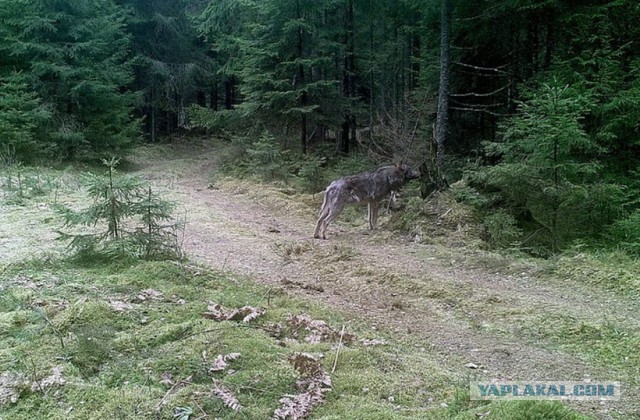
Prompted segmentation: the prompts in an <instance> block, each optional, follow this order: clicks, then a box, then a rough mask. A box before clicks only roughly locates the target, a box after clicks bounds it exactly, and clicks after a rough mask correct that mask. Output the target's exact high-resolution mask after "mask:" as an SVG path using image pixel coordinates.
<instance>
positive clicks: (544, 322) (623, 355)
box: [521, 314, 640, 385]
mask: <svg viewBox="0 0 640 420" xmlns="http://www.w3.org/2000/svg"><path fill="white" fill-rule="evenodd" d="M521 332H522V333H524V334H525V335H527V336H529V337H531V338H532V339H534V340H536V341H539V340H545V341H550V342H552V343H553V344H555V345H556V346H558V347H559V348H561V349H563V350H565V351H569V352H570V353H573V354H576V355H580V356H581V357H586V358H588V359H591V360H592V361H595V362H596V363H598V364H599V365H601V366H603V367H607V368H608V369H611V370H612V371H615V372H616V375H624V376H626V380H627V381H628V382H627V383H629V384H632V383H635V384H636V385H637V384H638V378H637V377H635V376H634V372H637V370H636V369H637V366H639V365H640V354H638V351H637V349H638V348H640V331H638V330H637V329H634V328H631V327H629V326H623V325H620V324H618V323H616V322H613V321H610V320H595V319H594V320H590V321H585V320H578V319H576V318H575V317H573V316H570V315H566V314H543V315H539V316H538V317H536V319H534V320H531V321H529V322H527V323H526V326H525V327H524V328H523V330H522V331H521Z"/></svg>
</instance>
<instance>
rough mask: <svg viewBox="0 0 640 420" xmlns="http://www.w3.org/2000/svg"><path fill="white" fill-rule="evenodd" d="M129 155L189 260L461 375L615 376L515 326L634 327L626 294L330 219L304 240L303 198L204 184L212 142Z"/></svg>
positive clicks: (211, 165) (625, 411) (310, 217)
mask: <svg viewBox="0 0 640 420" xmlns="http://www.w3.org/2000/svg"><path fill="white" fill-rule="evenodd" d="M135 162H136V163H137V164H139V166H140V171H139V172H140V174H141V175H142V176H144V177H146V178H148V179H150V180H151V181H152V182H154V183H155V184H156V185H159V186H161V187H166V188H168V189H169V191H171V192H172V194H173V195H174V197H175V198H177V199H178V200H179V201H180V203H181V205H183V206H184V208H185V211H186V217H187V229H186V234H185V243H184V247H185V249H186V252H187V254H188V255H189V256H190V258H192V259H193V260H196V261H199V262H202V263H204V264H207V265H209V266H211V267H213V268H217V269H228V270H231V271H234V272H237V273H241V274H245V275H247V276H250V277H251V278H253V279H255V280H256V281H259V282H262V283H266V284H269V285H273V286H274V287H284V288H286V289H287V291H288V293H291V294H296V295H300V296H310V297H312V299H313V300H316V301H320V302H322V303H323V304H325V305H328V306H332V307H335V308H337V309H339V310H341V311H344V312H346V313H348V314H349V313H350V314H354V315H357V316H358V317H364V318H365V319H366V320H367V321H368V322H370V323H371V324H373V325H377V326H379V327H380V328H381V329H384V330H385V331H390V332H393V333H394V334H395V335H397V336H398V337H399V338H400V339H403V338H410V340H411V342H413V343H415V342H417V343H419V346H420V347H423V348H425V349H428V350H430V351H432V352H434V353H435V354H436V355H437V357H438V359H439V360H441V362H442V364H443V365H445V366H446V367H447V369H448V370H450V371H451V372H452V376H458V377H460V378H464V377H465V376H464V375H465V374H467V373H470V372H469V368H465V364H467V363H474V364H475V365H478V366H479V367H480V368H479V370H480V371H482V373H481V376H482V377H483V378H501V379H509V380H511V379H519V380H557V381H559V380H574V381H575V380H583V379H587V378H594V379H602V380H615V379H616V378H615V377H614V378H611V377H610V372H607V370H606V369H605V367H603V366H600V367H599V366H592V365H590V364H589V363H588V362H587V361H583V360H580V359H579V358H577V357H575V356H573V355H570V354H567V353H564V352H562V351H561V350H559V349H557V347H558V346H555V347H554V346H550V345H549V344H548V343H547V344H545V343H542V342H540V343H536V342H535V341H534V340H532V339H531V334H524V333H522V331H529V330H530V329H531V328H535V325H531V323H532V322H534V321H535V320H540V319H541V318H540V316H541V315H544V314H553V315H554V316H556V315H557V316H562V315H563V314H570V316H571V319H575V322H576V323H577V324H580V322H581V321H582V320H586V321H590V322H593V320H594V319H608V320H612V321H615V322H619V323H622V324H623V325H627V324H628V325H630V327H633V328H637V327H638V324H637V322H638V321H637V320H636V318H637V313H638V312H637V311H638V309H639V307H638V305H635V304H634V303H633V302H626V303H625V302H619V301H618V300H616V298H615V297H613V296H609V295H608V294H607V293H601V294H598V296H594V295H593V294H592V293H590V292H589V291H587V290H584V289H577V288H576V287H573V286H572V285H567V286H563V285H559V284H549V283H545V282H543V281H539V280H538V279H536V277H535V274H532V273H531V272H530V271H529V270H528V269H526V268H522V269H521V270H522V271H519V272H515V273H514V269H513V267H512V268H510V269H509V270H504V269H501V270H495V269H493V270H490V269H486V268H484V269H482V268H477V267H473V268H471V267H468V266H467V267H465V264H463V262H462V261H461V259H462V257H461V256H459V255H458V254H456V252H455V250H443V249H441V247H440V248H438V247H436V246H427V245H419V244H416V243H412V242H409V241H407V240H406V239H403V238H399V237H395V236H393V235H392V234H391V233H390V232H388V231H385V230H384V228H383V229H381V230H380V231H378V232H375V233H373V234H368V232H366V230H365V229H364V227H358V228H353V227H349V226H347V225H345V224H340V223H337V224H335V225H332V227H331V228H330V235H331V236H330V239H329V240H327V241H322V240H313V239H311V234H312V232H313V228H314V223H315V213H316V208H315V207H310V206H308V205H307V204H303V203H300V202H299V201H295V200H289V199H287V198H286V197H284V196H282V195H281V194H279V193H278V192H277V191H276V190H275V189H274V190H273V191H260V190H258V189H256V188H255V187H253V188H251V187H249V186H247V187H246V188H245V187H243V186H242V185H241V184H234V185H226V184H225V185H223V186H215V185H214V186H213V188H211V187H210V185H209V184H210V179H211V175H212V174H213V172H214V169H215V167H216V153H215V152H213V151H207V150H198V151H197V152H193V151H191V152H186V151H185V150H181V149H180V148H176V153H175V154H174V155H173V156H171V157H169V158H167V157H163V158H160V157H159V156H154V154H153V152H152V151H148V152H147V154H146V155H142V156H139V157H138V158H137V159H136V161H135ZM320 200H321V197H320V196H319V195H318V197H316V201H317V202H318V204H319V202H320ZM301 210H302V211H301ZM304 210H307V211H304ZM363 226H364V223H363ZM505 273H510V274H505ZM627 391H631V393H632V394H635V395H636V396H637V395H638V394H637V390H627ZM636 399H638V398H636ZM580 410H581V411H585V410H587V411H588V412H590V413H593V414H595V415H596V416H598V417H601V418H610V417H611V414H612V412H619V413H621V414H622V415H623V417H626V416H628V415H629V414H631V412H633V413H639V412H640V411H639V410H640V409H639V408H638V406H637V405H635V404H630V403H629V402H628V401H627V402H625V403H624V404H622V403H620V404H608V405H604V404H591V405H581V406H580Z"/></svg>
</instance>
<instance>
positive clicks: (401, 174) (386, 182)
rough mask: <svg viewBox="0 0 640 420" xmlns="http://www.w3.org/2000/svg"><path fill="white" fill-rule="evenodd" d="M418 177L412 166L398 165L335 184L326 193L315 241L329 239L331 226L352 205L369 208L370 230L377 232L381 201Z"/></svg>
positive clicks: (342, 179)
mask: <svg viewBox="0 0 640 420" xmlns="http://www.w3.org/2000/svg"><path fill="white" fill-rule="evenodd" d="M419 177H420V172H419V171H417V170H414V169H412V168H411V167H410V166H409V165H406V164H404V163H399V164H397V165H391V166H383V167H381V168H378V169H375V170H373V171H370V172H363V173H361V174H357V175H351V176H346V177H343V178H340V179H337V180H335V181H333V182H332V183H331V184H329V186H328V187H327V189H326V190H325V192H324V201H323V203H322V207H321V208H320V218H319V219H318V223H317V224H316V230H315V232H314V234H313V237H314V238H320V237H322V239H327V228H328V227H329V224H330V223H331V222H333V221H334V220H335V219H336V217H338V215H339V214H340V213H341V212H342V210H343V209H344V206H346V205H350V204H356V205H364V204H367V206H368V208H369V228H370V229H375V228H376V226H377V222H378V209H379V207H380V201H382V199H384V198H385V197H387V196H388V195H389V194H391V193H392V192H396V191H398V190H399V189H400V188H402V186H403V185H404V184H406V183H407V182H408V181H410V180H412V179H417V178H419Z"/></svg>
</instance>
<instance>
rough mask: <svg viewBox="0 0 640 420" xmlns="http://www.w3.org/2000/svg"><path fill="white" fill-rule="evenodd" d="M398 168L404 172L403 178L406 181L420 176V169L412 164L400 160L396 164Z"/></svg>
mask: <svg viewBox="0 0 640 420" xmlns="http://www.w3.org/2000/svg"><path fill="white" fill-rule="evenodd" d="M396 170H397V171H398V172H399V173H400V174H402V178H403V179H404V181H405V182H406V181H410V180H412V179H418V178H420V171H418V170H417V169H413V168H412V167H411V166H409V165H407V164H406V163H404V162H402V161H400V162H398V163H397V164H396Z"/></svg>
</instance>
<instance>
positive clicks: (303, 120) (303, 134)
mask: <svg viewBox="0 0 640 420" xmlns="http://www.w3.org/2000/svg"><path fill="white" fill-rule="evenodd" d="M301 18H302V13H301V12H300V1H299V0H297V1H296V19H301ZM303 31H304V30H303V29H302V27H299V28H298V46H297V49H298V51H297V54H298V58H299V59H301V60H302V55H303V54H304V44H303V42H304V41H303V40H304V32H303ZM304 84H305V74H304V66H303V65H302V64H298V77H297V80H296V85H297V86H303V87H304ZM308 102H309V98H308V96H307V92H306V91H303V92H302V94H301V95H300V105H301V106H302V108H303V111H302V114H301V115H300V146H301V148H302V153H303V154H305V155H306V154H307V114H306V111H305V110H304V108H305V107H306V106H307V105H308Z"/></svg>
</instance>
